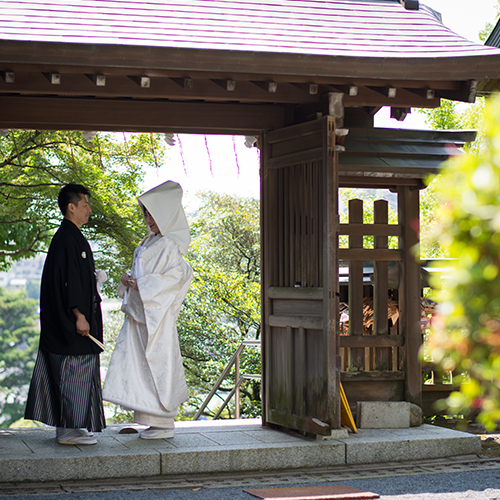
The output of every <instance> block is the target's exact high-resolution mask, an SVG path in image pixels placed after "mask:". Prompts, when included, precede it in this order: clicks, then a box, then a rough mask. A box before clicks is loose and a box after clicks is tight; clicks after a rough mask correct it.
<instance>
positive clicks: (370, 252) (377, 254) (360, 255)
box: [339, 248, 403, 261]
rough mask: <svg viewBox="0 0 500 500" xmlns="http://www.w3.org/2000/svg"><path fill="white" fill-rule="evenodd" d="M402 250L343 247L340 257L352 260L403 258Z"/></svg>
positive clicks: (340, 250) (397, 259)
mask: <svg viewBox="0 0 500 500" xmlns="http://www.w3.org/2000/svg"><path fill="white" fill-rule="evenodd" d="M402 258H403V257H402V255H401V250H379V249H375V248H341V249H339V259H341V260H351V261H364V260H373V261H375V260H382V261H384V260H385V261H389V260H395V261H399V260H402Z"/></svg>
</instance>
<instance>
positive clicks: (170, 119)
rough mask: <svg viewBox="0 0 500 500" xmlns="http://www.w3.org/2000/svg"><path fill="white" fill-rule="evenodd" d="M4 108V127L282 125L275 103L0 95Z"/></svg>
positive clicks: (244, 128) (222, 129)
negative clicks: (253, 103)
mask: <svg viewBox="0 0 500 500" xmlns="http://www.w3.org/2000/svg"><path fill="white" fill-rule="evenodd" d="M0 109H1V110H2V112H1V113H0V129H10V128H24V129H50V130H59V129H61V130H115V131H130V132H132V131H138V132H178V133H182V132H183V133H214V134H244V135H259V134H261V133H262V132H263V131H267V130H274V129H277V128H281V127H283V126H284V108H283V107H282V106H273V105H246V104H222V103H221V104H218V103H193V102H170V101H139V100H129V99H124V100H122V99H93V98H90V99H75V98H66V99H61V98H54V97H19V96H0Z"/></svg>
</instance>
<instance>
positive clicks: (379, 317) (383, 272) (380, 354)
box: [373, 200, 389, 370]
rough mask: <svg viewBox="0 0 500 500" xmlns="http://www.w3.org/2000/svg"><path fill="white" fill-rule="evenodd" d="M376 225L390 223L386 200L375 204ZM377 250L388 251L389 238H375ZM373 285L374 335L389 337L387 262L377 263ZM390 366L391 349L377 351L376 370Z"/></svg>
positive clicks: (382, 348) (375, 264) (384, 348)
mask: <svg viewBox="0 0 500 500" xmlns="http://www.w3.org/2000/svg"><path fill="white" fill-rule="evenodd" d="M373 205H374V223H375V224H384V225H387V223H388V221H389V215H388V214H389V207H388V203H387V201H386V200H377V201H375V202H374V204H373ZM374 243H375V248H377V249H387V248H388V244H387V236H375V242H374ZM373 267H374V283H373V333H374V334H375V335H387V334H388V333H389V321H388V319H387V311H388V305H389V301H388V290H389V284H388V276H387V270H388V264H387V261H378V262H377V261H375V262H374V263H373ZM388 366H389V348H387V347H377V348H376V349H375V370H387V368H388Z"/></svg>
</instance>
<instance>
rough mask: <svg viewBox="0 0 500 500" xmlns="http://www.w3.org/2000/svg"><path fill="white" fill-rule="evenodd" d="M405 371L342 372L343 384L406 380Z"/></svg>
mask: <svg viewBox="0 0 500 500" xmlns="http://www.w3.org/2000/svg"><path fill="white" fill-rule="evenodd" d="M404 379H405V373H404V372H403V371H365V372H342V373H341V374H340V380H341V381H342V382H375V381H384V380H392V381H394V380H404Z"/></svg>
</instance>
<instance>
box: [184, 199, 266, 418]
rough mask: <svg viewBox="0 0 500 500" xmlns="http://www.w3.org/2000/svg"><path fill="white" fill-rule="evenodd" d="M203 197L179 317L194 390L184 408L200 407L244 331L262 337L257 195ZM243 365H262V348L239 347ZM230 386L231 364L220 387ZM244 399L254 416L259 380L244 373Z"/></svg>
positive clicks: (250, 368) (245, 410)
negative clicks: (191, 273) (190, 277)
mask: <svg viewBox="0 0 500 500" xmlns="http://www.w3.org/2000/svg"><path fill="white" fill-rule="evenodd" d="M201 197H202V206H201V208H200V210H199V212H198V214H197V215H196V217H195V218H194V219H193V220H192V221H191V223H190V224H191V231H192V236H193V240H192V243H191V246H190V249H189V252H188V255H187V258H188V261H189V263H190V265H191V266H192V268H193V270H194V277H193V281H192V284H191V287H190V289H189V292H188V295H187V298H186V300H185V302H184V305H183V308H182V310H181V313H180V317H179V320H178V330H179V339H180V343H181V350H182V354H183V358H184V366H185V370H186V377H187V379H188V385H189V386H190V388H191V393H192V395H191V397H190V399H189V400H188V402H187V403H186V404H185V405H184V408H185V409H187V408H195V409H197V408H199V407H200V405H201V403H202V397H203V396H204V395H206V394H207V393H208V392H209V391H210V390H211V389H212V387H213V385H214V383H215V382H216V380H217V379H218V377H219V376H220V374H221V373H222V371H223V369H224V367H225V366H226V364H227V363H228V361H229V360H230V359H231V357H232V355H233V354H234V352H235V351H236V349H237V347H238V346H239V345H240V343H241V342H242V341H243V340H244V339H250V338H251V339H259V338H260V232H259V202H258V200H254V199H248V198H239V197H232V196H227V195H219V194H215V193H204V194H202V195H201ZM241 373H253V374H259V373H260V350H259V349H257V348H246V349H245V350H244V351H243V353H242V355H241ZM233 387H234V372H232V373H231V374H230V377H228V378H227V379H226V380H225V381H224V383H223V385H222V387H221V393H225V394H227V393H228V392H229V391H230V390H231V389H232V388H233ZM241 400H242V414H243V416H245V417H253V416H259V415H260V412H261V404H260V382H259V381H253V380H252V381H245V382H244V383H243V384H242V386H241ZM185 411H186V410H185ZM229 411H230V414H232V412H233V407H232V406H231V407H230V409H229ZM205 414H206V415H208V416H213V414H212V413H211V412H209V411H206V412H205Z"/></svg>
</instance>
